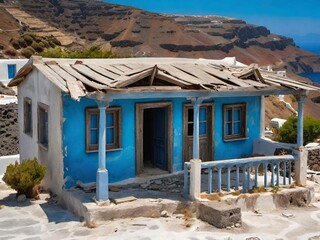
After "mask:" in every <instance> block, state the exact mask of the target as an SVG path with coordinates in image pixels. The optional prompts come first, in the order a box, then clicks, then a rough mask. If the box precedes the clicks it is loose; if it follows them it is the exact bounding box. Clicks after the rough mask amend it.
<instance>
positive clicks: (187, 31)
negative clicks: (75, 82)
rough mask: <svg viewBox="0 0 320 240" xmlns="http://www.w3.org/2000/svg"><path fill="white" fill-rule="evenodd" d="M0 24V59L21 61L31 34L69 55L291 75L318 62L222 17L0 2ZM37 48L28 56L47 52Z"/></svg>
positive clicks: (53, 1) (31, 0)
mask: <svg viewBox="0 0 320 240" xmlns="http://www.w3.org/2000/svg"><path fill="white" fill-rule="evenodd" d="M1 2H2V4H1ZM0 20H1V21H0V22H1V23H0V26H1V27H0V28H1V29H2V31H5V32H6V33H7V34H6V37H0V50H1V48H2V50H3V51H2V56H0V57H2V58H7V57H19V56H21V55H23V54H22V53H21V52H22V49H23V48H25V46H23V45H22V46H19V44H18V45H17V44H16V43H17V41H18V42H19V38H21V35H23V34H24V33H25V32H31V33H34V34H36V35H37V36H39V37H42V38H45V39H42V40H43V41H42V42H44V43H45V42H49V44H50V41H49V40H48V39H46V38H48V37H49V36H50V37H52V38H55V39H57V40H59V42H60V43H61V44H62V45H63V46H65V47H67V48H70V49H82V48H83V47H84V46H86V47H88V46H91V45H99V46H101V47H103V48H106V49H109V48H112V49H113V51H115V52H116V53H119V54H131V55H133V56H170V57H195V58H200V57H201V58H222V57H226V56H236V57H237V59H238V60H239V61H242V62H244V63H247V64H250V63H253V62H254V63H258V64H259V65H274V66H275V67H279V68H288V69H289V70H292V71H294V72H297V73H299V72H304V71H313V70H318V68H319V66H318V65H319V64H318V63H319V62H320V56H318V55H316V54H313V53H311V52H307V51H304V50H302V49H299V48H298V47H297V46H296V45H295V43H294V41H293V40H292V39H291V38H287V37H284V36H279V35H275V34H272V33H271V32H270V30H268V29H267V28H265V27H263V26H255V25H252V24H248V23H246V22H244V21H242V20H239V19H233V18H227V17H219V16H172V15H161V14H156V13H151V12H146V11H143V10H140V9H136V8H132V7H127V6H121V5H115V4H110V3H105V2H101V1H95V0H73V1H71V0H49V1H48V0H23V1H22V0H15V1H13V0H2V1H0ZM35 40H36V42H37V43H39V42H41V39H38V40H37V39H35ZM27 45H28V44H27ZM34 45H35V44H34ZM41 45H44V46H40V48H39V49H38V50H37V49H34V50H35V51H34V52H37V51H41V49H46V48H49V47H51V46H50V45H46V44H41ZM30 47H31V46H29V50H31V51H32V49H31V48H30Z"/></svg>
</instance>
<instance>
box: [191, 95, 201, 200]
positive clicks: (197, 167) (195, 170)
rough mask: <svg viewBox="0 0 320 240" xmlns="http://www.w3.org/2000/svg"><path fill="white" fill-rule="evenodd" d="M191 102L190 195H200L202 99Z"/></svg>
mask: <svg viewBox="0 0 320 240" xmlns="http://www.w3.org/2000/svg"><path fill="white" fill-rule="evenodd" d="M191 101H192V104H193V149H192V150H193V152H192V153H193V154H192V157H193V159H191V160H190V197H191V198H192V199H193V200H194V199H196V198H199V197H200V191H201V160H200V159H199V158H200V150H199V111H200V105H201V103H202V101H203V100H202V99H192V100H191Z"/></svg>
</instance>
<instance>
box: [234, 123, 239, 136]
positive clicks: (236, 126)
mask: <svg viewBox="0 0 320 240" xmlns="http://www.w3.org/2000/svg"><path fill="white" fill-rule="evenodd" d="M233 128H234V129H233V132H234V134H235V135H239V134H240V133H241V127H240V122H235V123H234V125H233Z"/></svg>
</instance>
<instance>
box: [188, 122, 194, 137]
mask: <svg viewBox="0 0 320 240" xmlns="http://www.w3.org/2000/svg"><path fill="white" fill-rule="evenodd" d="M192 135H193V123H188V136H192Z"/></svg>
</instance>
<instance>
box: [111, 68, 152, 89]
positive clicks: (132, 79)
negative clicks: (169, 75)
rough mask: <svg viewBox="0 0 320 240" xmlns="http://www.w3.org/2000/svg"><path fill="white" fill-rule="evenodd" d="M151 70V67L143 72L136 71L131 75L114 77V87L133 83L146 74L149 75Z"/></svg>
mask: <svg viewBox="0 0 320 240" xmlns="http://www.w3.org/2000/svg"><path fill="white" fill-rule="evenodd" d="M152 71H153V69H152V68H151V69H148V70H146V71H144V72H140V73H137V74H135V75H132V76H122V77H119V78H117V79H115V81H114V86H115V87H116V88H123V87H126V86H128V85H130V84H133V83H135V82H137V81H139V80H141V79H143V78H145V77H147V76H150V75H151V74H152Z"/></svg>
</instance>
